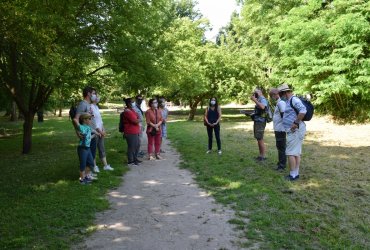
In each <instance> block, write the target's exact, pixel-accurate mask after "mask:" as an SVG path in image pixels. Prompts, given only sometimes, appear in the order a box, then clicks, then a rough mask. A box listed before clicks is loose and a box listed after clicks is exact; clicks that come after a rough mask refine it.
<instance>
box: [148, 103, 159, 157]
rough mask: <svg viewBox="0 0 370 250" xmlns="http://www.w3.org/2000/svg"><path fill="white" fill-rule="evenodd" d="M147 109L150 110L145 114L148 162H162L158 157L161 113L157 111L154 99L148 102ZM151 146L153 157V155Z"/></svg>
mask: <svg viewBox="0 0 370 250" xmlns="http://www.w3.org/2000/svg"><path fill="white" fill-rule="evenodd" d="M149 107H150V108H149V109H148V110H147V111H146V112H145V118H146V123H147V129H146V134H147V136H148V155H149V160H151V161H152V160H155V159H157V160H162V159H163V158H162V157H161V156H160V155H159V153H160V150H161V124H162V121H163V119H162V113H161V111H160V110H158V101H157V100H156V99H150V100H149ZM153 144H154V149H155V151H154V152H155V155H153Z"/></svg>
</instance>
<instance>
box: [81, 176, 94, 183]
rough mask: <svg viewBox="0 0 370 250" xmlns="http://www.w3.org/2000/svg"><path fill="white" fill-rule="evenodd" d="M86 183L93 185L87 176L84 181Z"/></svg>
mask: <svg viewBox="0 0 370 250" xmlns="http://www.w3.org/2000/svg"><path fill="white" fill-rule="evenodd" d="M83 181H84V182H86V183H91V182H92V179H91V178H89V176H85V178H84V179H83Z"/></svg>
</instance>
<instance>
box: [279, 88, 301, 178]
mask: <svg viewBox="0 0 370 250" xmlns="http://www.w3.org/2000/svg"><path fill="white" fill-rule="evenodd" d="M278 90H279V95H280V98H281V99H282V100H283V101H285V102H286V108H285V112H284V116H283V127H284V129H285V131H286V133H287V145H286V151H285V153H286V155H287V157H288V163H289V167H290V173H289V175H287V176H286V177H285V178H286V179H287V180H289V181H295V180H298V178H299V166H300V163H301V155H302V143H303V139H304V136H305V134H306V124H305V123H304V122H303V120H304V117H305V115H306V113H307V109H306V106H305V105H304V104H303V103H302V101H301V99H300V98H298V97H296V96H294V95H293V91H292V90H291V89H290V88H289V86H288V84H286V83H284V84H282V85H280V86H279V87H278Z"/></svg>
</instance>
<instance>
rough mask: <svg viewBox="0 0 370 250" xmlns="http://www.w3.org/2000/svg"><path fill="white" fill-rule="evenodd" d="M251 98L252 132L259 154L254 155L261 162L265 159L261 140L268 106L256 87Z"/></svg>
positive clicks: (263, 145)
mask: <svg viewBox="0 0 370 250" xmlns="http://www.w3.org/2000/svg"><path fill="white" fill-rule="evenodd" d="M251 100H252V101H253V102H254V103H255V104H256V106H255V108H254V113H253V115H252V120H253V121H254V123H253V132H254V138H256V140H257V144H258V150H259V156H258V157H256V160H257V161H259V162H262V161H264V160H266V157H265V155H266V146H265V142H264V140H263V136H264V133H265V128H266V122H267V118H266V110H267V109H268V107H269V104H268V101H267V99H266V98H265V97H264V96H263V94H262V91H261V90H260V89H258V88H256V89H255V90H254V92H253V95H252V96H251Z"/></svg>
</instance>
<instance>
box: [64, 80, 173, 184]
mask: <svg viewBox="0 0 370 250" xmlns="http://www.w3.org/2000/svg"><path fill="white" fill-rule="evenodd" d="M99 101H100V98H99V96H98V94H97V91H96V89H94V88H92V87H89V86H88V87H85V88H84V89H83V100H82V101H81V102H80V103H79V104H78V106H77V108H76V110H75V114H73V117H71V118H72V123H73V125H74V128H75V131H76V135H77V136H78V138H79V144H78V147H77V154H78V157H79V163H80V165H79V167H80V178H79V181H80V183H81V184H89V183H91V182H92V181H93V180H96V179H97V173H99V172H100V170H99V167H98V166H97V165H96V159H95V155H96V151H97V149H98V153H99V158H100V160H101V162H102V163H103V165H104V167H103V169H104V170H107V171H112V170H114V169H113V168H112V167H111V166H110V165H109V164H108V163H107V159H106V153H105V146H104V138H105V136H106V131H105V129H104V123H103V120H102V116H101V114H100V110H99V107H98V105H97V104H98V103H99ZM142 101H143V97H142V96H141V95H138V96H136V98H126V99H125V100H124V102H125V108H124V111H123V112H122V115H121V116H120V119H122V121H121V122H122V124H123V131H122V132H123V137H124V139H125V140H126V141H127V161H128V162H127V163H128V165H129V166H137V165H139V164H140V163H141V162H142V161H141V160H140V159H139V158H142V157H144V156H145V153H144V152H143V151H141V150H140V145H141V141H142V140H143V134H144V131H145V130H146V135H147V138H148V160H162V159H163V158H162V156H161V155H160V154H161V153H164V151H163V150H162V149H161V144H162V141H163V139H164V138H166V137H167V126H166V122H167V117H168V109H167V107H166V101H165V99H164V98H160V99H159V100H157V99H150V100H149V107H150V108H149V109H148V110H147V111H146V112H145V113H144V112H143V110H142V109H141V104H142ZM158 102H159V103H158ZM144 117H145V121H146V122H145V123H144Z"/></svg>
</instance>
